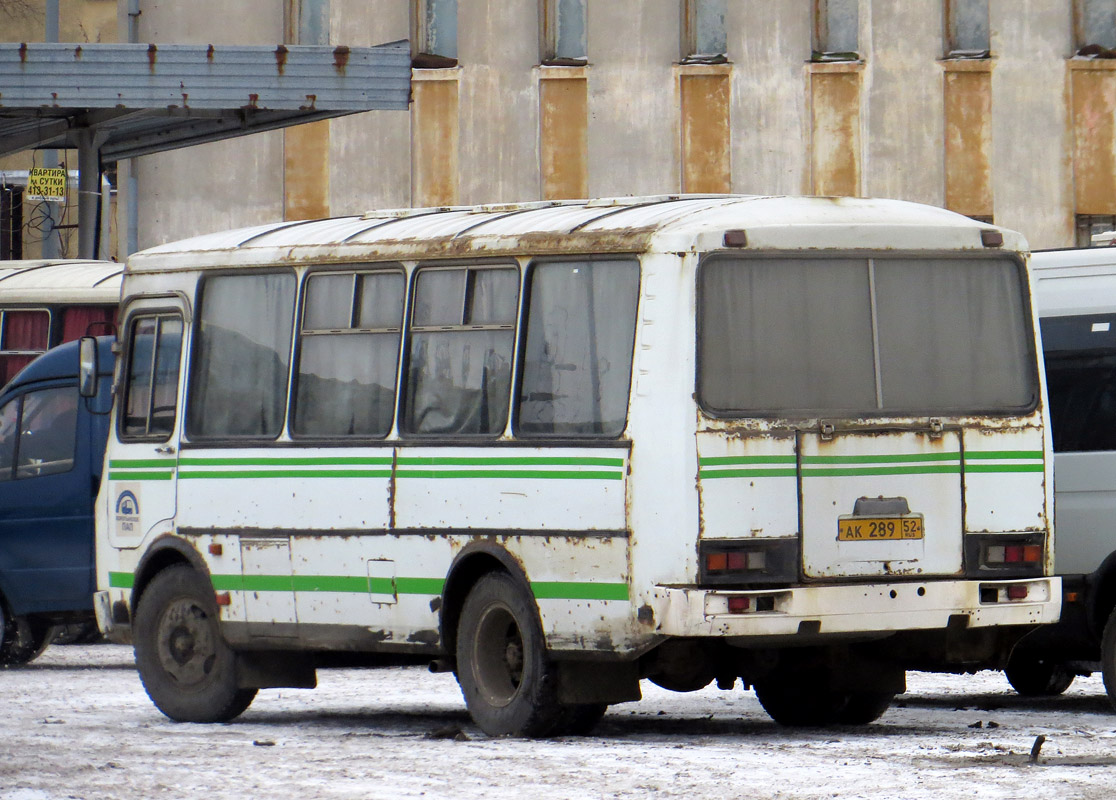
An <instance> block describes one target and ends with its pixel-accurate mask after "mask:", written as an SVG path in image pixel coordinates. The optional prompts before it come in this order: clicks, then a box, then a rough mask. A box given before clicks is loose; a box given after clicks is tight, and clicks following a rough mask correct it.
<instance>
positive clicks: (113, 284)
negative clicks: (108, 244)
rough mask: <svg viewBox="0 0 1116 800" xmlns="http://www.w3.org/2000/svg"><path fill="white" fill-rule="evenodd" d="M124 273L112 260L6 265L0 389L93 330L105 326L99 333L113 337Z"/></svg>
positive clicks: (0, 306) (0, 272)
mask: <svg viewBox="0 0 1116 800" xmlns="http://www.w3.org/2000/svg"><path fill="white" fill-rule="evenodd" d="M123 272H124V267H123V265H121V264H117V263H114V262H112V261H85V260H78V259H53V260H50V259H47V260H35V261H0V386H3V385H4V384H6V383H7V382H8V381H10V380H11V379H12V378H14V377H15V374H16V373H17V372H19V371H20V370H21V369H23V368H24V367H25V366H27V365H28V364H30V363H31V362H32V361H33V360H34V359H35V358H36V357H37V356H39V355H42V354H43V353H45V352H46V351H47V350H49V349H50V348H52V347H56V346H57V345H60V344H63V343H64V342H71V341H74V340H75V339H78V338H80V337H81V336H83V335H85V334H86V333H87V332H88V331H89V330H90V326H92V325H95V324H97V323H104V325H105V329H104V330H101V331H99V332H100V333H107V332H109V331H108V329H109V328H111V325H112V323H114V322H115V320H116V309H117V305H118V304H119V302H120V279H121V275H122V274H123Z"/></svg>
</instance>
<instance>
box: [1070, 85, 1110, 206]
mask: <svg viewBox="0 0 1116 800" xmlns="http://www.w3.org/2000/svg"><path fill="white" fill-rule="evenodd" d="M1070 80H1071V87H1072V92H1073V101H1072V102H1073V111H1072V114H1073V120H1072V124H1073V179H1074V207H1075V210H1076V212H1077V213H1078V214H1116V148H1114V145H1116V124H1114V118H1113V114H1114V112H1116V72H1113V71H1112V70H1073V71H1072V72H1071V73H1070Z"/></svg>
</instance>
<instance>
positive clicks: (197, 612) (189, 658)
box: [135, 565, 256, 722]
mask: <svg viewBox="0 0 1116 800" xmlns="http://www.w3.org/2000/svg"><path fill="white" fill-rule="evenodd" d="M135 643H136V644H135V647H136V666H137V667H138V668H139V674H140V680H141V681H143V688H144V689H146V690H147V695H148V697H150V698H151V701H152V702H153V703H155V706H156V707H157V708H158V709H159V710H160V711H162V712H163V713H164V714H166V715H167V716H168V717H170V718H171V719H173V720H175V721H177V722H227V721H228V720H230V719H233V718H234V717H236V716H238V715H239V714H240V713H241V712H243V711H244V709H246V708H248V706H249V705H250V704H251V702H252V699H253V698H254V697H255V696H256V690H255V689H240V688H238V687H237V678H236V671H237V670H236V667H237V656H236V653H234V652H233V651H232V650H231V649H230V648H229V646H228V644H226V643H225V640H224V639H223V638H222V636H221V627H220V618H219V616H218V613H217V601H216V599H215V597H214V594H213V587H212V586H211V585H209V582H208V581H207V580H206V579H205V578H204V577H203V576H202V575H201V574H200V573H198V572H197V571H196V570H194V569H193V568H191V567H188V566H185V565H179V566H175V567H169V568H167V569H165V570H163V571H162V572H160V573H159V574H158V575H156V576H155V577H154V578H153V579H152V581H151V583H150V584H149V585H148V587H147V589H146V590H145V591H144V593H143V594H142V595H141V596H140V601H139V607H138V608H137V609H136V623H135Z"/></svg>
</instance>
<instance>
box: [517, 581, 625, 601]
mask: <svg viewBox="0 0 1116 800" xmlns="http://www.w3.org/2000/svg"><path fill="white" fill-rule="evenodd" d="M531 591H532V592H534V595H535V598H536V599H538V600H627V599H628V584H626V583H573V582H568V581H534V582H532V583H531Z"/></svg>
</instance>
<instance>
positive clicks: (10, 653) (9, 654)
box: [0, 602, 55, 667]
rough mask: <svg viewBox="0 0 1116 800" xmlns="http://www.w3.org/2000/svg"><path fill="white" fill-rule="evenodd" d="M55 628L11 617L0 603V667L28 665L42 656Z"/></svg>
mask: <svg viewBox="0 0 1116 800" xmlns="http://www.w3.org/2000/svg"><path fill="white" fill-rule="evenodd" d="M54 631H55V628H54V626H53V625H48V624H47V623H45V622H40V621H39V620H36V619H29V618H27V617H13V616H11V615H10V614H8V613H7V609H5V608H4V604H3V603H2V602H0V667H16V666H19V665H21V664H28V663H30V662H32V661H34V660H35V659H36V658H38V657H39V656H40V655H42V652H43V651H44V650H46V649H47V645H48V644H50V640H51V639H53V638H54Z"/></svg>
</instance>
